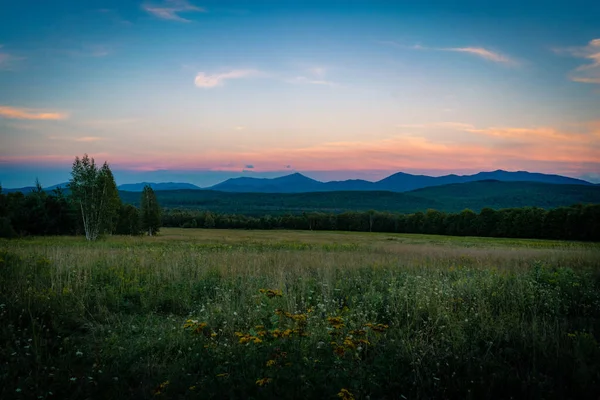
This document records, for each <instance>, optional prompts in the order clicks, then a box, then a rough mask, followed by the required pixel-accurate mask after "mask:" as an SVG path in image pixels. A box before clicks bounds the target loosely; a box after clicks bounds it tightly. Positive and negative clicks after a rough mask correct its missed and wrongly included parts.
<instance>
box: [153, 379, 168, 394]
mask: <svg viewBox="0 0 600 400" xmlns="http://www.w3.org/2000/svg"><path fill="white" fill-rule="evenodd" d="M170 383H171V382H169V381H164V382H163V383H161V384H160V385H158V387H157V388H156V389H154V395H155V396H158V395H161V394H162V393H163V392H164V391H165V389H166V388H167V386H169V384H170Z"/></svg>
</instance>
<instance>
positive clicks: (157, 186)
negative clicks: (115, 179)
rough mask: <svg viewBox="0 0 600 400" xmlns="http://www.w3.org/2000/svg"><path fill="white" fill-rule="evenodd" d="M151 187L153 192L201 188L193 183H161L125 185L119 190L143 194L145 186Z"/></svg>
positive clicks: (120, 186) (119, 187)
mask: <svg viewBox="0 0 600 400" xmlns="http://www.w3.org/2000/svg"><path fill="white" fill-rule="evenodd" d="M146 185H149V186H150V187H151V188H152V190H154V191H159V190H182V189H200V187H199V186H196V185H192V184H191V183H179V182H161V183H153V182H141V183H125V184H123V185H119V186H118V189H119V190H124V191H127V192H142V191H143V190H144V186H146Z"/></svg>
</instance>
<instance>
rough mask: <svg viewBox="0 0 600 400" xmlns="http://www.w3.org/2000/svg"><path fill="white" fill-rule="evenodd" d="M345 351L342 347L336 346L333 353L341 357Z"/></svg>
mask: <svg viewBox="0 0 600 400" xmlns="http://www.w3.org/2000/svg"><path fill="white" fill-rule="evenodd" d="M345 351H346V350H344V347H343V346H337V345H336V347H335V348H334V349H333V352H334V353H335V354H336V355H338V356H340V357H342V356H343V355H344V353H345Z"/></svg>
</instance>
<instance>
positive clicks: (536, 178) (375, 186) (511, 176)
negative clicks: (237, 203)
mask: <svg viewBox="0 0 600 400" xmlns="http://www.w3.org/2000/svg"><path fill="white" fill-rule="evenodd" d="M490 179H491V180H497V181H502V182H540V183H552V184H571V185H592V184H591V183H589V182H587V181H584V180H581V179H575V178H568V177H566V176H560V175H548V174H540V173H532V172H526V171H517V172H508V171H503V170H497V171H491V172H479V173H477V174H474V175H454V174H452V175H444V176H439V177H433V176H427V175H411V174H407V173H404V172H398V173H396V174H393V175H390V176H388V177H387V178H384V179H382V180H380V181H377V182H368V181H364V180H360V179H351V180H346V181H332V182H319V181H316V180H314V179H311V178H308V177H306V176H304V175H302V174H300V173H295V174H292V175H287V176H282V177H279V178H274V179H268V178H247V177H244V178H233V179H228V180H226V181H225V182H222V183H219V184H218V185H215V186H212V187H210V188H209V189H211V190H218V191H222V192H247V193H253V192H255V193H303V192H332V191H348V190H350V191H365V190H368V191H373V190H383V191H390V192H408V191H411V190H416V189H421V188H426V187H431V186H440V185H448V184H454V183H467V182H475V181H481V180H490Z"/></svg>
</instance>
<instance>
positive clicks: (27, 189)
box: [2, 182, 69, 194]
mask: <svg viewBox="0 0 600 400" xmlns="http://www.w3.org/2000/svg"><path fill="white" fill-rule="evenodd" d="M68 185H69V182H63V183H59V184H58V185H52V186H48V187H45V188H44V191H46V192H50V191H52V190H54V189H58V188H61V189H63V190H64V189H67V186H68ZM34 190H35V186H25V187H22V188H14V189H6V188H2V192H3V193H15V192H21V193H23V194H27V193H30V192H33V191H34Z"/></svg>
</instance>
